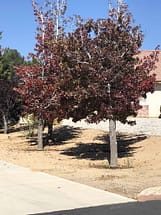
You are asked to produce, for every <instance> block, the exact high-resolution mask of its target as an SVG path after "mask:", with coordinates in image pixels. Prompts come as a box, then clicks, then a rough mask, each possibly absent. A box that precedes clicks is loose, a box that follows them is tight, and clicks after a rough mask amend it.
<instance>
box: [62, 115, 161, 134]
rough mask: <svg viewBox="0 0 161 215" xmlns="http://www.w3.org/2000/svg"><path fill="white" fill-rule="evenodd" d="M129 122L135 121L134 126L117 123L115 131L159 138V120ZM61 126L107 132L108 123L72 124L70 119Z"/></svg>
mask: <svg viewBox="0 0 161 215" xmlns="http://www.w3.org/2000/svg"><path fill="white" fill-rule="evenodd" d="M130 120H132V121H133V120H135V121H136V125H133V126H131V125H128V124H122V123H120V122H117V131H118V132H127V133H133V134H146V135H154V136H161V119H159V118H130ZM63 125H67V126H73V127H81V128H92V129H100V130H104V131H108V130H109V122H108V121H101V122H100V123H98V124H95V123H90V124H89V123H87V122H85V120H81V121H78V122H76V123H74V122H72V120H71V119H69V120H63Z"/></svg>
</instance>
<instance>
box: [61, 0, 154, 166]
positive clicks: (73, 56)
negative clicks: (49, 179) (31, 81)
mask: <svg viewBox="0 0 161 215" xmlns="http://www.w3.org/2000/svg"><path fill="white" fill-rule="evenodd" d="M142 42H143V33H142V31H141V28H140V26H135V25H134V23H133V19H132V15H131V13H130V12H129V11H128V7H127V5H126V4H120V3H119V4H118V8H116V9H115V8H112V9H111V10H110V12H109V17H108V18H107V19H99V20H97V21H94V20H92V19H90V20H88V21H87V22H86V23H82V24H80V25H79V26H78V28H77V29H76V30H75V31H74V32H72V33H69V36H68V39H67V46H66V50H65V52H64V55H65V56H64V59H66V62H67V64H68V71H70V72H69V74H70V75H69V76H70V84H69V86H67V87H66V91H69V93H68V95H70V102H71V101H72V105H71V109H70V110H71V111H70V112H69V113H68V114H69V116H70V117H72V118H73V120H74V121H77V120H80V119H84V118H86V120H87V121H88V122H96V123H98V122H100V121H101V120H107V119H109V135H110V153H111V158H110V166H111V167H116V166H117V156H118V155H117V140H116V121H117V120H119V121H121V122H123V123H126V122H127V117H128V116H132V115H133V116H136V115H137V111H138V110H139V109H140V108H141V106H140V105H139V100H140V98H141V97H146V93H148V92H153V90H154V83H155V75H154V74H151V71H152V70H153V69H154V68H155V62H156V61H157V60H158V57H157V56H158V51H157V50H156V51H154V52H152V53H151V54H150V55H149V56H147V57H144V58H143V59H140V58H139V53H140V51H139V50H140V48H141V46H142Z"/></svg>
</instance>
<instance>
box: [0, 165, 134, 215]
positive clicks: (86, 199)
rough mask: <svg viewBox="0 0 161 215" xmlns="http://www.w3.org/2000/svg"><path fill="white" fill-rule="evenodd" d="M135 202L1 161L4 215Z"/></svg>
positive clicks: (0, 201) (1, 209)
mask: <svg viewBox="0 0 161 215" xmlns="http://www.w3.org/2000/svg"><path fill="white" fill-rule="evenodd" d="M126 202H134V200H132V199H129V198H126V197H122V196H120V195H117V194H113V193H110V192H106V191H103V190H99V189H96V188H92V187H89V186H86V185H82V184H79V183H75V182H72V181H68V180H65V179H62V178H59V177H55V176H51V175H48V174H45V173H41V172H33V171H31V170H30V169H27V168H23V167H19V166H16V165H13V164H10V163H6V162H4V161H0V214H3V215H10V214H12V215H26V214H34V213H43V212H50V211H61V210H68V209H75V208H83V207H91V206H98V205H105V204H106V205H110V204H116V203H126Z"/></svg>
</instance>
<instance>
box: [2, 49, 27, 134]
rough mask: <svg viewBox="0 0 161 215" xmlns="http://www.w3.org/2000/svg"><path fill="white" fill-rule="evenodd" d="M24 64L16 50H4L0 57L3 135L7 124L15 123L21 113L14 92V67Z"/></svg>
mask: <svg viewBox="0 0 161 215" xmlns="http://www.w3.org/2000/svg"><path fill="white" fill-rule="evenodd" d="M23 63H24V58H23V57H22V56H21V55H20V53H19V52H18V51H17V50H14V49H9V48H6V49H4V50H2V51H1V56H0V119H1V124H3V127H4V133H7V132H8V123H9V122H10V123H14V122H17V120H18V119H19V115H20V112H21V99H20V96H19V95H18V93H16V92H15V91H14V88H15V87H16V86H17V82H18V79H17V76H16V72H15V71H16V70H15V66H18V65H21V64H23Z"/></svg>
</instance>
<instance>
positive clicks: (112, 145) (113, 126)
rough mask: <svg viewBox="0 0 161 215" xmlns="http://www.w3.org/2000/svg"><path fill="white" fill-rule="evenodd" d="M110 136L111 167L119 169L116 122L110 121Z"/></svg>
mask: <svg viewBox="0 0 161 215" xmlns="http://www.w3.org/2000/svg"><path fill="white" fill-rule="evenodd" d="M109 135H110V167H111V168H116V167H117V158H118V152H117V139H116V120H114V119H110V120H109Z"/></svg>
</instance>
